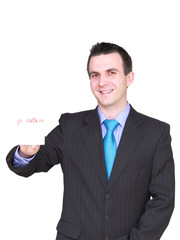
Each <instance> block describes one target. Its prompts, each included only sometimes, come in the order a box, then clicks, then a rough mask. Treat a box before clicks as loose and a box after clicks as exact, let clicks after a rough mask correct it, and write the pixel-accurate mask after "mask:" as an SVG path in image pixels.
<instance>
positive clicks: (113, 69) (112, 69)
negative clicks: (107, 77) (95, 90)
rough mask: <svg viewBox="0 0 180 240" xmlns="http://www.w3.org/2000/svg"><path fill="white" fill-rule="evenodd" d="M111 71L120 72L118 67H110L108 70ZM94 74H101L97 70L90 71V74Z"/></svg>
mask: <svg viewBox="0 0 180 240" xmlns="http://www.w3.org/2000/svg"><path fill="white" fill-rule="evenodd" d="M111 71H115V72H119V71H118V70H117V69H116V68H110V69H107V70H106V72H111ZM92 74H99V72H96V71H93V72H90V73H89V76H91V75H92Z"/></svg>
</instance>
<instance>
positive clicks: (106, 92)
mask: <svg viewBox="0 0 180 240" xmlns="http://www.w3.org/2000/svg"><path fill="white" fill-rule="evenodd" d="M101 92H102V93H110V92H112V90H108V91H101Z"/></svg>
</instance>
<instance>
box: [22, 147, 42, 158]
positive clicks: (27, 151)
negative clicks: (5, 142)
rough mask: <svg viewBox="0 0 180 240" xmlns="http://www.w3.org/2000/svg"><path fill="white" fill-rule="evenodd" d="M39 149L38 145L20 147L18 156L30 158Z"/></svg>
mask: <svg viewBox="0 0 180 240" xmlns="http://www.w3.org/2000/svg"><path fill="white" fill-rule="evenodd" d="M39 149H40V146H39V145H21V146H20V148H19V155H20V156H21V157H23V158H30V157H32V156H33V155H35V154H36V153H37V152H38V151H39Z"/></svg>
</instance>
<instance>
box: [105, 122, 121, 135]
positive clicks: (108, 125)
mask: <svg viewBox="0 0 180 240" xmlns="http://www.w3.org/2000/svg"><path fill="white" fill-rule="evenodd" d="M104 124H105V126H106V129H107V130H109V131H112V132H113V131H114V130H115V128H116V127H117V125H118V124H119V123H118V121H116V120H115V119H112V120H108V119H106V120H105V121H104Z"/></svg>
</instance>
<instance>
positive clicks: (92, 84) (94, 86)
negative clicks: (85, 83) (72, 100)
mask: <svg viewBox="0 0 180 240" xmlns="http://www.w3.org/2000/svg"><path fill="white" fill-rule="evenodd" d="M96 85H97V84H96V82H95V81H92V80H90V87H91V90H92V91H94V90H95V88H96Z"/></svg>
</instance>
